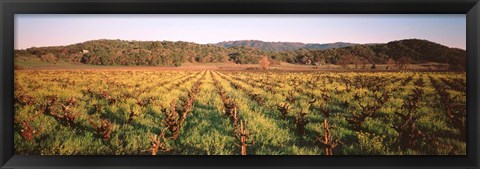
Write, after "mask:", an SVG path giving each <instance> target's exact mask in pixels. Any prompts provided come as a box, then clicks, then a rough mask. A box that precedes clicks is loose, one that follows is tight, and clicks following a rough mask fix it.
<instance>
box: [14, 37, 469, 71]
mask: <svg viewBox="0 0 480 169" xmlns="http://www.w3.org/2000/svg"><path fill="white" fill-rule="evenodd" d="M264 56H267V57H268V59H270V60H271V61H272V63H275V62H279V61H284V62H288V63H293V64H308V65H322V64H337V65H347V64H354V65H355V66H356V67H357V66H363V67H364V66H365V65H367V64H369V65H372V64H387V62H389V61H390V62H392V61H394V62H396V63H397V64H398V62H405V61H408V62H411V63H425V62H437V63H445V64H449V65H450V68H451V69H455V70H465V65H466V51H465V50H462V49H455V48H449V47H446V46H443V45H440V44H437V43H433V42H430V41H426V40H417V39H408V40H400V41H392V42H389V43H386V44H375V45H356V46H349V47H343V48H332V49H326V50H314V49H306V48H301V49H297V50H288V51H281V52H274V51H268V50H261V49H258V48H253V47H248V46H235V47H227V48H226V47H220V46H217V45H213V44H205V45H203V44H196V43H192V42H182V41H178V42H171V41H125V40H93V41H87V42H83V43H78V44H73V45H68V46H55V47H38V48H37V47H34V48H28V49H25V50H15V57H16V58H18V59H23V60H25V61H28V59H31V58H38V59H40V60H42V61H45V62H51V63H55V62H58V61H60V60H63V61H65V62H73V63H84V64H92V65H151V66H159V65H163V66H180V65H181V64H182V63H186V62H198V63H216V62H234V63H237V64H256V63H259V61H260V60H261V58H262V57H264Z"/></svg>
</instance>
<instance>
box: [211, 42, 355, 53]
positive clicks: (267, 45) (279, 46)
mask: <svg viewBox="0 0 480 169" xmlns="http://www.w3.org/2000/svg"><path fill="white" fill-rule="evenodd" d="M215 45H217V46H222V47H226V48H231V47H252V48H257V49H261V50H268V51H274V52H281V51H288V50H297V49H301V48H305V49H317V50H325V49H332V48H343V47H349V46H356V45H361V44H356V43H347V42H335V43H323V44H321V43H301V42H264V41H259V40H237V41H224V42H219V43H216V44H215Z"/></svg>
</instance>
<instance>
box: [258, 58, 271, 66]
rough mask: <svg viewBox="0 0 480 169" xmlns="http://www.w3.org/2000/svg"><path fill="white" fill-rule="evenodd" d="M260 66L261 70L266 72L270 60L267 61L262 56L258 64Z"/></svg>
mask: <svg viewBox="0 0 480 169" xmlns="http://www.w3.org/2000/svg"><path fill="white" fill-rule="evenodd" d="M258 63H259V64H260V66H262V68H263V70H267V69H268V67H270V64H271V63H270V60H268V57H267V56H265V55H263V57H262V59H260V61H259V62H258Z"/></svg>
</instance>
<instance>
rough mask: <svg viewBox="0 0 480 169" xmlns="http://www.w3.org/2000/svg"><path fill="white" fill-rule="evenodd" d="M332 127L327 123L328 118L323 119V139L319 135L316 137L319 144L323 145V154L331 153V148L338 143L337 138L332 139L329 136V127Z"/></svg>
mask: <svg viewBox="0 0 480 169" xmlns="http://www.w3.org/2000/svg"><path fill="white" fill-rule="evenodd" d="M331 128H332V127H331V126H330V125H329V124H328V120H327V119H324V120H323V130H324V134H323V139H322V138H321V137H319V138H318V141H319V142H320V144H321V146H323V147H325V155H333V149H334V148H335V147H336V146H338V144H340V141H339V140H333V139H332V136H331V132H330V129H331Z"/></svg>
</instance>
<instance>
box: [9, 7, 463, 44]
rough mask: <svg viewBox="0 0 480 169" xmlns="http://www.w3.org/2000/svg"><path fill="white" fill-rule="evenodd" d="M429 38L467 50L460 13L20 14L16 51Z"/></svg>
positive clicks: (18, 15)
mask: <svg viewBox="0 0 480 169" xmlns="http://www.w3.org/2000/svg"><path fill="white" fill-rule="evenodd" d="M410 38H417V39H426V40H430V41H433V42H437V43H440V44H443V45H446V46H449V47H457V48H462V49H465V48H466V47H465V46H466V17H465V15H463V14H456V15H419V14H416V15H320V14H319V15H78V14H67V15H65V14H61V15H60V14H16V15H15V49H25V48H29V47H41V46H57V45H69V44H74V43H80V42H84V41H88V40H96V39H122V40H141V41H146V40H148V41H157V40H159V41H163V40H167V41H188V42H195V43H200V44H205V43H217V42H222V41H232V40H262V41H274V42H278V41H280V42H303V43H332V42H352V43H385V42H389V41H393V40H401V39H410Z"/></svg>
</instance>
